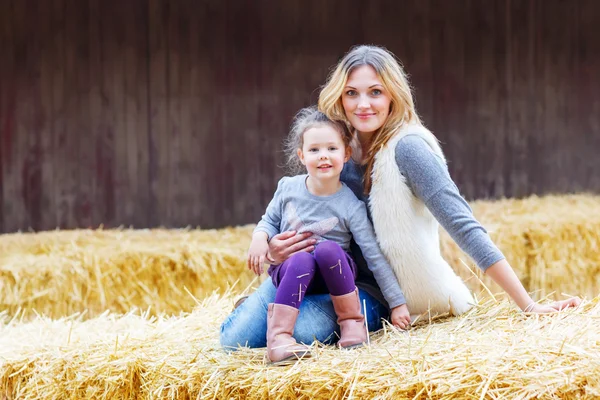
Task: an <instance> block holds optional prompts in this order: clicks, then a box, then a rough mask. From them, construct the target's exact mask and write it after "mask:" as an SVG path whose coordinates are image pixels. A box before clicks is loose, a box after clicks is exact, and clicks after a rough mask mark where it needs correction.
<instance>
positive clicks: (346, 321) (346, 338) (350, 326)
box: [331, 289, 368, 348]
mask: <svg viewBox="0 0 600 400" xmlns="http://www.w3.org/2000/svg"><path fill="white" fill-rule="evenodd" d="M331 300H332V301H333V308H334V309H335V313H336V314H337V316H338V320H337V323H338V325H339V326H340V340H339V341H338V345H339V346H340V347H344V348H352V347H360V346H362V345H363V343H366V342H367V335H368V333H367V329H366V327H365V317H364V316H363V314H362V312H361V306H360V299H359V297H358V289H354V291H352V292H350V293H348V294H343V295H341V296H333V295H331Z"/></svg>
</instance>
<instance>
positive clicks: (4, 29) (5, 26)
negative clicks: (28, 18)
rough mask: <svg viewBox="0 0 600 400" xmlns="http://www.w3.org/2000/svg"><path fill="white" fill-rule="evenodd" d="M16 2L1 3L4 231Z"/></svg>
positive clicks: (0, 210) (0, 217)
mask: <svg viewBox="0 0 600 400" xmlns="http://www.w3.org/2000/svg"><path fill="white" fill-rule="evenodd" d="M11 17H12V2H11V1H2V2H0V48H2V49H4V55H3V59H2V62H1V63H0V233H2V232H6V231H7V227H6V224H5V214H8V201H7V199H6V198H5V197H4V192H5V190H4V186H5V181H6V179H7V176H6V175H5V174H8V167H9V164H10V160H11V147H12V137H13V129H14V123H15V116H14V107H15V100H14V86H13V84H11V82H13V80H12V78H13V77H14V39H13V27H12V23H11Z"/></svg>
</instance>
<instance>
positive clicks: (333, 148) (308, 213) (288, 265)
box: [248, 108, 410, 362]
mask: <svg viewBox="0 0 600 400" xmlns="http://www.w3.org/2000/svg"><path fill="white" fill-rule="evenodd" d="M350 141H351V134H350V132H349V130H348V128H347V127H346V125H345V124H344V123H342V122H334V121H332V120H330V119H328V118H327V117H326V116H325V115H324V114H323V113H321V112H319V111H317V110H316V109H315V108H306V109H303V110H301V111H300V112H299V113H298V115H297V116H296V118H295V120H294V124H293V126H292V130H291V132H290V135H289V137H288V140H287V144H286V150H287V156H288V157H287V158H288V164H290V166H291V167H292V168H293V167H294V165H295V164H298V162H299V163H300V164H301V165H300V167H302V166H303V167H305V168H306V171H307V172H308V174H306V175H297V176H293V177H284V178H282V179H281V180H280V181H279V184H278V186H277V191H276V192H275V195H274V197H273V199H272V200H271V202H270V203H269V205H268V207H267V210H266V212H265V215H263V217H262V219H261V221H260V222H259V223H258V225H257V227H256V229H255V230H254V233H253V236H252V243H251V245H250V249H249V251H248V268H250V269H252V270H253V271H254V272H255V273H256V274H259V275H260V274H261V273H262V266H263V263H264V262H265V260H266V259H267V253H268V250H269V244H268V241H269V240H270V239H271V238H272V237H273V236H274V235H276V234H278V233H281V232H284V231H296V232H298V233H302V232H311V233H312V234H313V237H314V238H315V239H316V240H317V244H316V245H315V249H314V251H313V252H312V253H308V252H298V253H295V254H293V255H292V256H290V257H289V258H288V259H287V260H286V261H285V262H283V263H282V264H279V265H271V267H270V268H269V271H268V272H269V275H270V276H271V279H272V281H273V284H274V285H275V287H277V295H276V296H275V302H274V303H271V304H269V306H268V317H267V356H268V358H269V360H270V361H271V362H279V361H283V360H287V359H292V358H299V357H302V356H306V355H308V353H309V351H308V348H307V347H306V346H304V345H299V344H297V343H296V340H295V339H294V338H293V337H292V335H293V332H294V325H295V323H296V318H297V317H298V312H299V311H298V309H299V308H300V304H301V303H302V300H303V299H304V296H305V294H307V293H327V292H329V293H330V295H331V300H332V302H333V307H334V310H335V312H336V314H337V317H338V320H337V322H338V324H339V326H340V340H339V342H338V343H339V345H340V346H341V347H344V348H349V347H356V346H361V345H362V344H363V343H364V342H365V341H366V340H367V331H366V329H365V326H364V317H363V315H362V312H361V305H360V300H359V297H358V290H357V288H356V285H355V279H356V274H357V269H356V264H355V263H354V260H353V259H352V258H351V256H350V255H349V254H348V251H349V248H350V241H351V239H352V238H354V240H355V241H356V243H357V244H358V245H359V246H360V248H361V250H362V252H363V255H364V257H365V259H366V261H367V264H368V265H369V269H370V270H371V271H372V272H373V275H374V276H375V279H376V280H377V283H378V284H379V286H380V287H381V289H382V292H383V295H384V297H385V299H386V300H387V302H388V303H389V306H390V308H394V307H399V306H401V309H402V313H401V315H402V317H403V319H404V323H405V326H408V324H409V323H410V315H409V312H408V308H407V307H406V301H405V299H404V295H403V293H402V290H401V289H400V286H399V284H398V281H397V279H396V278H395V276H394V273H393V271H392V270H391V268H390V266H389V264H388V262H387V261H386V259H385V257H384V256H383V254H382V253H381V251H380V249H379V246H378V244H377V240H376V238H375V234H374V232H373V227H372V225H371V223H370V221H369V219H368V216H367V210H366V206H365V204H364V203H363V202H362V201H360V200H359V199H358V198H356V196H355V195H354V193H353V192H352V190H350V189H349V188H348V187H347V186H346V185H345V184H343V183H342V182H340V173H341V172H342V169H343V167H344V163H345V162H346V161H348V159H349V158H350V155H351V148H350Z"/></svg>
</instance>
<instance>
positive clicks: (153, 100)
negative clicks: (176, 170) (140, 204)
mask: <svg viewBox="0 0 600 400" xmlns="http://www.w3.org/2000/svg"><path fill="white" fill-rule="evenodd" d="M149 4H150V7H149V13H148V15H149V28H150V29H149V34H148V35H149V38H148V42H149V53H148V57H149V63H150V68H149V75H150V87H149V101H150V119H149V124H150V129H149V148H150V154H151V160H150V173H149V176H150V177H149V179H150V186H151V197H152V204H153V206H152V209H153V211H154V212H153V215H154V216H155V217H156V223H157V224H166V223H167V222H168V221H169V215H168V207H169V199H170V190H171V185H170V182H169V178H170V164H169V153H168V148H169V130H168V114H167V110H168V109H169V101H170V97H169V95H170V93H169V82H168V75H169V64H168V63H169V54H168V48H169V47H168V46H169V43H168V37H167V35H166V33H165V31H166V30H167V27H168V18H169V13H170V7H169V4H168V3H166V2H164V1H160V0H150V3H149Z"/></svg>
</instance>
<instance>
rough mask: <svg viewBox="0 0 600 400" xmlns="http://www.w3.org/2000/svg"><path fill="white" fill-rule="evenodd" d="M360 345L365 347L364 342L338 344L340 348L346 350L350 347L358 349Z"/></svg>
mask: <svg viewBox="0 0 600 400" xmlns="http://www.w3.org/2000/svg"><path fill="white" fill-rule="evenodd" d="M361 347H365V344H364V343H356V344H351V345H350V346H344V347H342V346H340V349H347V350H351V349H358V348H361Z"/></svg>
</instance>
